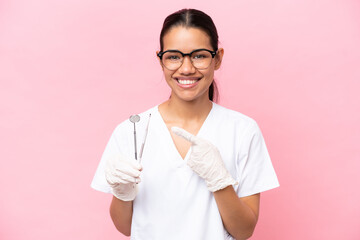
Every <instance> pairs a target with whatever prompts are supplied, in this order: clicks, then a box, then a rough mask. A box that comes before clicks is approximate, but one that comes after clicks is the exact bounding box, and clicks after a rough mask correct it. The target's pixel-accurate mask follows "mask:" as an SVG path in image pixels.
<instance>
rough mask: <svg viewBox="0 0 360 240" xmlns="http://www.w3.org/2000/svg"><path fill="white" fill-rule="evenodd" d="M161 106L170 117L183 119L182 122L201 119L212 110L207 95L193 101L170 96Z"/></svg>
mask: <svg viewBox="0 0 360 240" xmlns="http://www.w3.org/2000/svg"><path fill="white" fill-rule="evenodd" d="M163 104H164V105H165V106H164V107H165V108H167V110H168V112H169V114H170V115H171V116H172V117H174V118H178V119H183V120H184V121H188V120H190V121H191V120H198V119H203V118H204V116H207V115H208V114H209V112H210V110H211V108H212V102H211V101H210V100H209V98H208V97H207V95H206V97H202V98H198V99H196V100H193V101H184V100H182V99H179V98H176V96H174V95H172V96H171V97H170V99H169V100H168V101H166V102H164V103H163Z"/></svg>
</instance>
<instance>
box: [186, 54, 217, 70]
mask: <svg viewBox="0 0 360 240" xmlns="http://www.w3.org/2000/svg"><path fill="white" fill-rule="evenodd" d="M191 61H192V63H193V65H194V67H196V68H198V69H205V68H208V67H209V66H210V63H211V61H212V56H211V53H209V52H208V51H204V50H199V51H195V52H193V53H192V54H191Z"/></svg>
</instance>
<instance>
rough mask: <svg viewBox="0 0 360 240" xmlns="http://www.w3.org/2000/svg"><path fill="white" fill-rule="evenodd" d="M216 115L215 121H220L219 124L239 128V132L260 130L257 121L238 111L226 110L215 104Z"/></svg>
mask: <svg viewBox="0 0 360 240" xmlns="http://www.w3.org/2000/svg"><path fill="white" fill-rule="evenodd" d="M213 106H214V115H215V119H217V121H219V124H221V125H224V126H228V127H232V128H234V127H235V128H237V129H238V130H241V131H244V130H249V131H250V130H251V129H256V128H258V125H257V123H256V121H255V120H254V119H253V118H251V117H249V116H247V115H245V114H243V113H240V112H238V111H235V110H232V109H229V108H226V107H224V106H221V105H219V104H216V103H214V105H213Z"/></svg>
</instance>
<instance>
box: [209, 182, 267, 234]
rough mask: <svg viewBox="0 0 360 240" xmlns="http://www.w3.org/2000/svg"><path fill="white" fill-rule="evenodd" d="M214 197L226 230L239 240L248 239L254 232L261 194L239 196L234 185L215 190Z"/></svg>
mask: <svg viewBox="0 0 360 240" xmlns="http://www.w3.org/2000/svg"><path fill="white" fill-rule="evenodd" d="M214 197H215V200H216V203H217V206H218V208H219V212H220V215H221V218H222V221H223V224H224V226H225V228H226V230H227V231H228V232H229V233H230V234H231V235H232V236H233V237H234V238H235V239H237V240H242V239H248V238H250V237H251V235H252V234H253V232H254V229H255V226H256V223H257V218H258V207H259V198H260V195H259V194H257V195H253V196H251V197H247V199H246V202H245V201H244V200H242V199H241V198H239V197H238V196H237V195H236V193H235V191H234V189H233V187H232V186H228V187H226V188H224V189H222V190H219V191H216V192H214Z"/></svg>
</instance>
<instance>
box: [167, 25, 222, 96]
mask: <svg viewBox="0 0 360 240" xmlns="http://www.w3.org/2000/svg"><path fill="white" fill-rule="evenodd" d="M163 44H164V45H163V46H164V49H163V51H166V50H179V51H181V52H183V53H190V52H192V51H193V50H195V49H201V48H205V49H209V50H211V51H213V50H214V49H213V48H212V47H211V44H210V38H209V36H208V35H207V34H206V33H205V32H204V31H203V30H200V29H198V28H185V27H183V26H178V27H174V28H172V29H170V31H169V32H167V33H166V34H165V35H164V37H163ZM223 53H224V50H223V49H219V50H218V52H217V55H216V56H215V58H214V59H213V60H212V62H211V64H210V66H209V67H208V68H206V69H201V70H200V69H197V68H195V67H194V66H193V65H192V63H191V60H190V58H189V57H188V56H187V57H185V58H184V61H183V63H182V65H181V66H180V67H179V68H178V69H176V70H169V69H167V68H165V67H163V66H162V69H163V71H164V76H165V79H166V82H167V83H168V85H169V86H170V88H171V90H172V94H171V96H172V98H174V97H176V98H179V99H181V100H184V101H194V100H197V99H200V98H201V99H203V98H206V99H209V87H210V85H211V83H212V81H213V79H214V71H215V70H217V69H218V68H219V67H220V64H221V60H222V56H223Z"/></svg>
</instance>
